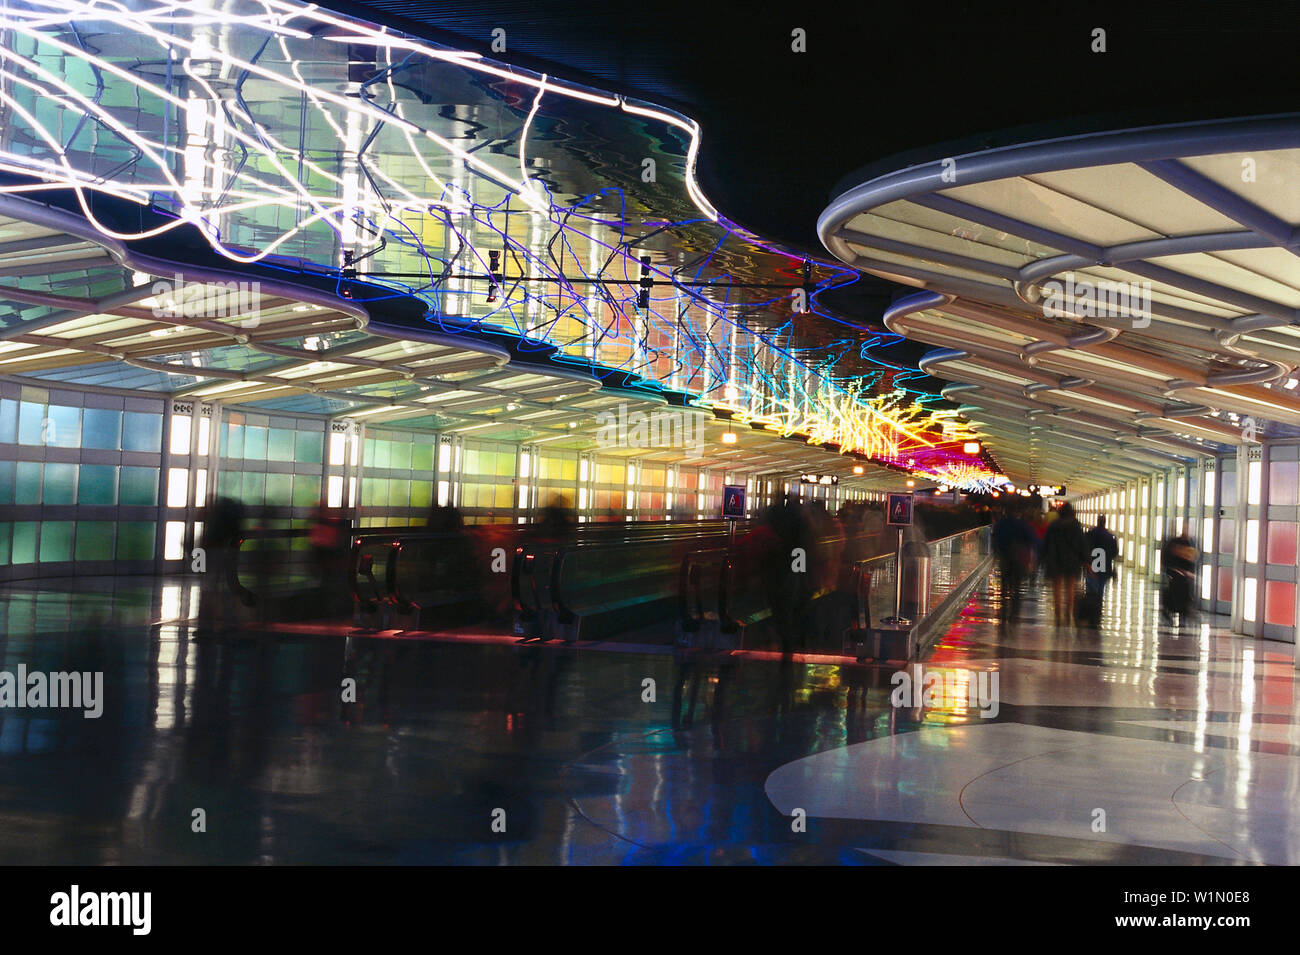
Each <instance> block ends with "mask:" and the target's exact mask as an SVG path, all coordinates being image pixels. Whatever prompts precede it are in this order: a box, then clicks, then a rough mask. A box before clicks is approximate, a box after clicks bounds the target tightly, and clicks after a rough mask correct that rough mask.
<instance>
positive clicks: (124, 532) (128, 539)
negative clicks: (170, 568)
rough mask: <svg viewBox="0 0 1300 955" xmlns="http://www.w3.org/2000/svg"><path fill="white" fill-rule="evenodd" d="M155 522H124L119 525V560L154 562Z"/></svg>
mask: <svg viewBox="0 0 1300 955" xmlns="http://www.w3.org/2000/svg"><path fill="white" fill-rule="evenodd" d="M154 556H155V554H154V522H153V521H122V522H121V523H119V524H118V525H117V559H118V560H153V558H154Z"/></svg>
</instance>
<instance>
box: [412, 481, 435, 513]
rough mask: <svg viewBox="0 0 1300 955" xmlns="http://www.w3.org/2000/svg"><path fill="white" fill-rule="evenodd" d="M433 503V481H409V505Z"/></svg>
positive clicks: (427, 505) (416, 505) (418, 505)
mask: <svg viewBox="0 0 1300 955" xmlns="http://www.w3.org/2000/svg"><path fill="white" fill-rule="evenodd" d="M432 504H433V482H432V481H412V482H411V506H412V507H430V506H432Z"/></svg>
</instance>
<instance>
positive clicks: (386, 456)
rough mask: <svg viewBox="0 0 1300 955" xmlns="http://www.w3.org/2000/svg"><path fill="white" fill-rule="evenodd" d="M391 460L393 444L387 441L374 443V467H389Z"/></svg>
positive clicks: (381, 440)
mask: <svg viewBox="0 0 1300 955" xmlns="http://www.w3.org/2000/svg"><path fill="white" fill-rule="evenodd" d="M391 460H393V442H391V441H387V440H383V439H380V440H376V441H375V467H377V468H386V467H391V466H392V465H390V464H389V463H388V462H389V461H391Z"/></svg>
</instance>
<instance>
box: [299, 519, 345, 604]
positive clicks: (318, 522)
mask: <svg viewBox="0 0 1300 955" xmlns="http://www.w3.org/2000/svg"><path fill="white" fill-rule="evenodd" d="M307 538H308V541H309V543H310V544H311V551H312V563H313V565H314V568H315V572H316V581H317V586H318V588H319V590H320V596H321V599H322V600H323V601H324V602H325V603H326V604H330V603H334V602H336V601H337V596H338V594H340V593H342V589H341V584H342V582H343V579H344V575H343V568H344V558H343V554H344V553H345V548H344V544H345V543H346V540H347V534H346V528H345V527H344V522H343V517H342V515H341V514H340V513H339V511H338V509H337V508H333V507H329V506H328V505H327V504H326V502H325V500H324V499H322V500H321V502H320V504H318V505H317V506H316V507H315V508H314V509H313V510H312V515H311V528H310V530H308V532H307Z"/></svg>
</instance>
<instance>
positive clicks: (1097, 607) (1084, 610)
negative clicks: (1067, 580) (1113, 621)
mask: <svg viewBox="0 0 1300 955" xmlns="http://www.w3.org/2000/svg"><path fill="white" fill-rule="evenodd" d="M1074 618H1075V620H1077V621H1078V622H1079V623H1083V624H1087V625H1088V626H1090V627H1092V628H1093V629H1094V630H1098V629H1100V628H1101V594H1100V593H1099V592H1096V591H1092V590H1088V589H1086V588H1085V589H1084V591H1083V594H1082V595H1081V596H1080V597H1079V600H1078V602H1077V603H1076V604H1075V607H1074Z"/></svg>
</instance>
